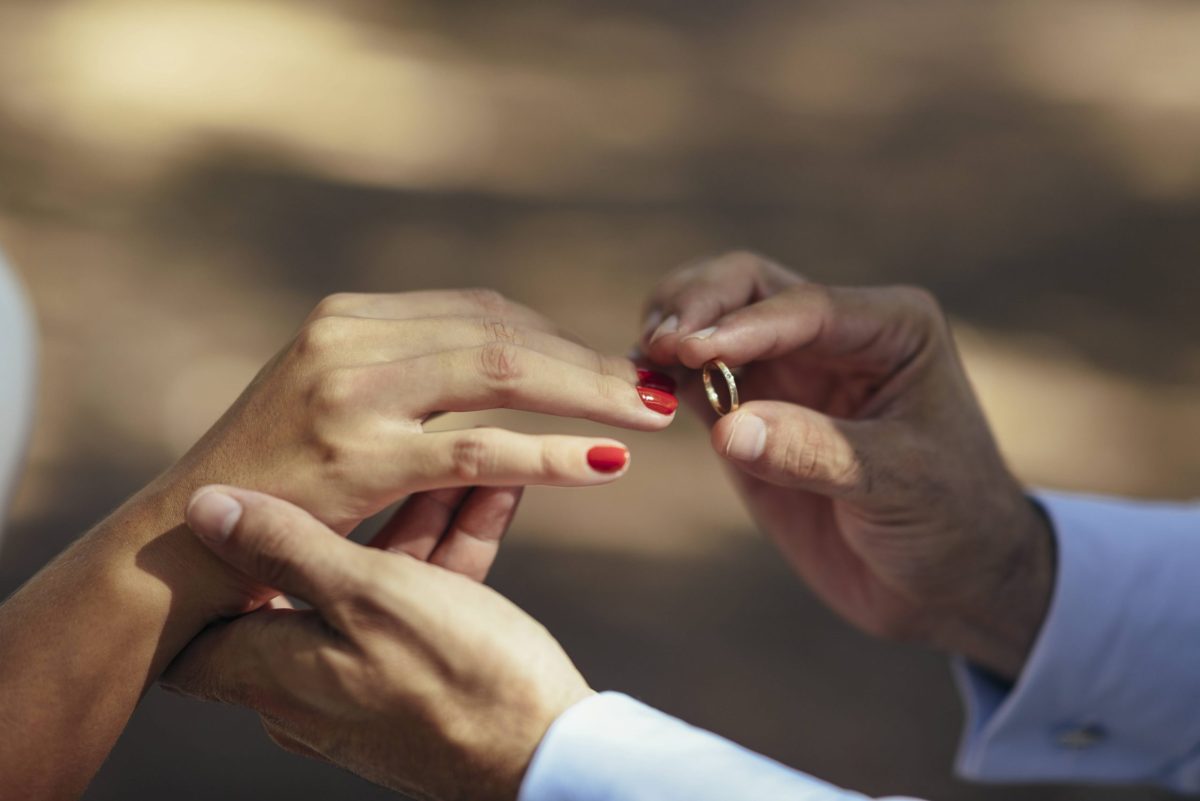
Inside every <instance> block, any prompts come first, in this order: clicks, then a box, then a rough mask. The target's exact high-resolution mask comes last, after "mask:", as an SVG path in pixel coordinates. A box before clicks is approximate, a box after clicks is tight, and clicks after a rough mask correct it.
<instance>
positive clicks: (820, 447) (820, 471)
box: [782, 425, 864, 491]
mask: <svg viewBox="0 0 1200 801" xmlns="http://www.w3.org/2000/svg"><path fill="white" fill-rule="evenodd" d="M837 436H838V435H837V433H836V432H833V431H829V430H826V429H825V427H824V426H819V425H800V426H798V427H796V429H795V430H793V431H792V433H791V434H790V435H789V436H788V438H787V442H786V445H785V446H784V450H783V458H782V465H783V469H784V470H785V471H786V472H787V473H788V474H789V475H792V476H795V477H797V478H800V479H808V480H812V481H820V482H822V483H824V484H828V485H830V486H831V487H834V488H837V489H841V490H847V491H848V490H852V489H854V488H856V487H859V486H860V485H861V484H862V482H863V476H864V470H863V465H862V463H861V461H860V460H859V459H858V457H857V455H856V454H855V453H854V451H853V450H852V449H851V448H850V446H849V445H848V444H847V443H844V442H838V441H837Z"/></svg>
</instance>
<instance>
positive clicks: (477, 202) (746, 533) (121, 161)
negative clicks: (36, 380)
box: [0, 0, 1200, 801]
mask: <svg viewBox="0 0 1200 801" xmlns="http://www.w3.org/2000/svg"><path fill="white" fill-rule="evenodd" d="M1197 33H1200V5H1196V4H1194V3H1189V2H1181V1H1180V0H1128V1H1127V0H1087V1H1086V2H1085V1H1084V0H1078V1H1076V0H992V1H991V2H988V3H969V2H950V1H949V0H910V1H909V2H905V3H895V2H884V1H883V0H879V1H871V2H858V3H834V2H815V1H811V2H810V1H808V0H804V1H801V0H749V1H747V2H740V3H717V2H707V1H704V2H701V1H700V0H644V1H642V2H637V1H635V0H608V1H607V2H604V3H584V2H577V1H576V0H560V2H556V3H527V2H508V3H495V2H482V1H481V0H453V2H432V1H430V2H416V1H409V0H342V1H341V2H323V3H318V2H312V1H311V0H291V2H230V1H221V0H29V1H28V2H18V1H16V0H0V243H3V247H4V248H5V249H6V250H7V251H8V253H9V256H10V257H11V259H12V261H13V262H14V263H15V265H16V266H17V269H18V271H19V272H20V273H21V275H22V276H23V277H24V279H25V281H26V283H27V284H28V286H29V289H30V291H31V295H32V297H33V300H34V303H35V305H36V306H37V309H38V313H39V316H40V323H41V332H42V335H43V337H44V341H43V351H42V360H41V363H42V368H43V375H42V387H41V396H40V397H41V403H40V407H39V413H40V418H39V420H38V424H37V429H36V432H35V436H34V444H33V450H32V454H31V460H30V469H29V472H28V475H27V477H26V480H25V481H24V483H23V486H22V489H21V492H20V494H19V496H18V501H17V507H16V511H15V521H14V525H13V528H12V530H11V532H10V537H9V539H8V542H7V543H6V550H5V553H4V554H3V556H4V564H3V568H2V571H0V578H2V580H3V584H2V586H0V589H2V590H3V591H4V592H7V591H10V590H11V589H12V588H14V587H15V586H16V585H17V584H18V583H19V582H20V581H22V580H23V579H25V578H27V577H28V576H29V575H30V574H31V573H32V572H33V571H34V570H36V569H37V567H38V566H39V565H41V564H42V563H44V562H45V561H46V560H47V559H48V558H50V557H51V556H52V555H53V554H54V553H55V552H57V551H58V550H60V549H61V548H62V547H63V545H64V544H65V543H67V542H68V541H70V540H71V539H72V538H73V537H75V536H77V535H78V533H79V532H81V531H82V530H84V529H85V528H86V527H87V526H88V525H89V524H90V523H91V522H92V521H94V520H96V519H97V518H98V517H100V516H101V515H103V514H104V512H105V511H106V510H107V509H110V508H111V507H113V506H114V505H115V504H117V503H118V502H119V501H120V500H121V499H122V498H123V497H124V496H125V495H127V494H128V493H130V492H132V491H133V490H134V489H136V488H137V487H138V486H139V485H140V484H141V483H143V482H144V481H146V480H147V479H148V478H149V477H150V476H152V475H153V474H154V473H155V472H157V471H159V470H161V469H162V468H164V467H165V466H166V465H168V464H170V462H171V461H172V460H173V459H175V458H176V457H178V456H179V455H180V454H181V453H182V452H183V451H184V450H185V449H186V448H187V447H188V445H190V443H191V442H192V441H193V440H194V439H195V438H196V437H198V436H199V435H200V434H201V433H202V432H203V431H204V430H205V428H206V427H207V426H208V425H209V424H210V423H211V422H212V421H213V420H214V419H215V418H216V416H217V415H218V414H219V413H220V412H221V411H222V410H223V409H224V408H225V407H226V406H227V405H228V404H229V403H230V402H231V401H232V399H233V398H234V397H236V395H237V394H238V392H239V391H240V389H241V388H242V387H243V386H244V385H245V383H246V382H247V381H248V380H249V378H250V377H251V376H252V375H253V373H254V372H255V371H256V370H257V368H258V367H259V366H260V365H261V364H262V363H263V362H264V361H265V360H266V359H267V358H269V356H270V355H271V354H272V353H273V352H274V351H275V350H276V349H278V348H279V347H280V346H281V345H282V344H283V343H284V342H285V341H286V340H287V338H288V337H289V335H290V333H291V332H292V331H293V329H294V328H295V327H296V325H297V324H298V323H299V321H300V320H301V319H302V318H303V316H304V315H305V314H306V313H307V311H308V310H309V308H310V307H311V306H312V305H313V304H314V303H315V302H316V301H317V300H318V299H319V298H320V297H321V296H322V295H324V294H326V293H329V292H332V291H336V290H361V291H399V290H406V289H415V288H428V287H453V286H469V285H489V286H494V287H497V288H499V289H501V290H503V291H505V292H507V293H509V294H510V295H512V296H514V297H516V298H517V299H519V300H521V301H523V302H525V303H528V304H530V305H533V306H536V307H539V308H541V309H543V310H545V311H546V312H548V313H549V314H550V315H551V316H553V317H555V318H557V319H558V320H560V321H562V322H563V323H564V324H566V325H567V326H568V327H569V328H571V329H573V330H574V331H576V332H577V333H579V334H580V335H582V336H583V337H585V338H586V339H588V340H590V341H591V342H592V343H594V344H595V345H597V346H599V347H603V348H606V349H609V350H613V351H616V352H623V351H624V350H625V349H627V347H628V346H629V344H630V343H631V341H632V339H633V336H634V334H635V332H636V330H637V327H638V322H639V316H640V315H639V306H640V303H641V299H642V297H643V296H644V295H645V294H646V293H647V292H648V290H649V289H650V288H651V287H652V286H653V285H654V283H655V281H656V280H657V278H658V277H659V276H660V275H661V274H662V273H663V272H664V271H666V270H668V269H670V268H671V267H673V266H675V265H676V264H679V263H681V262H683V261H687V260H690V259H693V258H695V257H697V256H700V255H705V254H709V253H714V252H718V251H722V250H726V249H729V248H733V247H752V248H755V249H758V250H761V251H764V252H767V253H769V254H771V255H773V256H774V257H776V258H777V259H779V260H781V261H783V262H784V263H787V264H790V265H793V266H795V267H796V268H797V269H800V270H802V271H804V272H805V273H806V274H808V275H809V276H811V277H813V278H815V279H818V280H823V281H831V282H842V283H854V284H859V283H869V282H909V283H920V284H924V285H926V286H929V287H930V288H932V289H933V290H934V291H936V292H937V293H938V295H939V296H940V297H941V298H942V299H943V300H944V302H945V304H946V306H947V308H948V309H949V311H950V313H951V314H952V316H953V317H954V319H955V321H956V325H957V328H958V331H959V336H960V339H961V342H962V345H963V348H964V350H965V351H966V355H967V361H968V364H969V367H970V369H971V372H972V375H973V377H974V379H975V381H976V383H977V386H978V389H979V391H980V393H981V395H982V397H983V400H984V403H985V404H986V406H987V408H988V410H989V412H990V414H991V415H992V418H993V420H994V421H995V424H996V428H997V430H998V432H999V435H1000V439H1001V441H1002V443H1003V446H1004V448H1005V450H1006V452H1007V453H1008V454H1009V455H1010V457H1011V459H1012V462H1013V464H1014V466H1015V467H1016V468H1017V469H1018V471H1019V472H1020V473H1021V475H1022V476H1023V477H1025V478H1026V479H1028V480H1029V481H1030V482H1036V483H1041V484H1050V485H1054V486H1058V487H1065V488H1073V489H1087V490H1096V491H1105V492H1116V493H1126V494H1131V495H1138V496H1151V497H1185V496H1192V495H1195V494H1197V487H1200V458H1197V453H1200V324H1198V323H1197V315H1196V311H1195V302H1196V300H1197V298H1198V297H1200V271H1198V270H1197V269H1196V267H1197V265H1196V263H1195V262H1196V259H1197V256H1198V255H1200V48H1197V47H1196V46H1195V42H1196V35H1197ZM398 391H402V388H400V389H398ZM499 419H500V421H501V422H504V423H505V424H509V425H512V426H514V427H519V428H521V429H523V430H530V431H535V430H586V427H585V426H580V425H578V424H574V423H564V422H561V421H554V420H540V419H535V418H531V417H528V416H520V415H508V416H504V417H502V418H499ZM460 422H462V423H464V424H465V423H467V422H471V421H460ZM628 441H629V442H630V444H631V445H632V447H633V449H634V460H635V461H634V467H633V470H632V472H631V474H630V475H629V476H628V477H627V478H626V479H625V480H623V481H622V482H620V484H619V485H618V486H614V487H610V488H605V489H600V490H589V491H545V490H542V491H534V492H532V493H531V494H530V496H529V499H528V501H527V504H526V508H525V510H524V513H523V515H522V517H521V518H520V520H519V522H518V525H517V528H516V530H515V531H514V532H513V534H512V538H511V547H510V548H509V549H508V551H507V553H506V555H505V557H504V558H503V560H502V564H501V566H500V569H499V570H498V572H497V575H496V577H495V581H494V583H495V584H496V585H497V586H498V587H500V588H501V589H502V590H503V591H505V592H506V593H508V594H510V595H512V596H513V597H514V598H515V599H516V600H517V601H518V602H520V603H521V604H522V605H524V606H525V607H526V608H527V609H529V610H530V611H531V612H532V613H533V614H535V615H536V616H538V617H540V618H541V619H543V620H545V621H546V622H547V624H548V625H550V627H551V629H552V630H553V631H554V632H555V633H556V634H557V635H558V636H559V637H560V638H561V639H562V640H563V642H564V644H565V645H566V646H567V648H568V650H569V651H571V652H572V654H573V655H575V656H576V658H577V660H578V661H579V663H580V665H581V667H582V668H583V669H584V672H585V673H586V674H587V675H588V676H589V678H591V679H592V681H593V683H594V684H595V685H596V686H597V687H601V688H610V687H611V688H618V689H623V690H626V691H629V692H631V693H634V694H637V695H639V696H640V697H642V698H644V699H646V700H648V701H649V702H651V703H654V704H656V705H659V706H662V707H664V708H666V709H668V710H670V711H672V712H675V713H677V714H680V715H683V716H685V717H687V718H688V719H690V720H692V721H695V722H697V723H700V724H702V725H706V726H709V727H712V728H715V729H716V730H718V731H720V732H722V733H724V734H727V735H729V736H732V737H735V738H736V739H738V740H739V741H741V742H744V743H746V744H747V745H749V746H751V747H753V748H756V749H759V750H762V751H765V752H767V753H769V754H771V755H772V756H775V757H777V758H780V759H782V760H784V761H786V762H788V763H789V764H792V765H795V766H797V767H800V768H803V769H806V770H809V771H811V772H813V773H816V774H817V775H820V776H822V777H824V778H826V779H829V780H832V781H836V782H839V783H842V784H845V785H848V786H851V787H853V788H855V789H859V790H863V791H866V792H871V793H876V794H877V793H885V792H887V793H909V794H913V795H919V796H922V797H927V798H930V799H933V800H934V801H941V800H943V799H1000V798H1005V799H1017V798H1026V799H1076V798H1079V799H1082V798H1089V799H1093V798H1112V799H1149V798H1158V797H1160V796H1159V794H1156V793H1154V792H1151V791H1144V790H1126V791H1103V792H1102V791H1099V790H1066V789H1050V788H1029V789H1023V790H1016V789H979V788H970V787H968V786H966V785H963V784H959V783H957V782H955V781H954V780H953V779H952V778H951V777H950V775H949V765H950V760H951V757H952V753H953V748H954V744H955V738H956V734H957V727H958V725H959V712H958V709H957V702H956V700H955V697H954V693H953V690H952V688H951V686H950V683H949V678H948V673H947V670H946V668H945V664H944V662H943V660H942V659H941V658H939V657H938V656H936V655H933V654H926V653H922V652H919V651H916V650H914V649H910V648H900V647H893V646H887V645H881V644H877V643H871V642H869V641H867V640H865V639H864V638H862V637H860V636H858V635H856V634H854V633H852V632H850V631H848V630H847V629H846V628H845V627H843V626H842V625H841V624H840V623H838V622H837V621H835V620H833V619H832V618H831V617H830V616H829V615H827V614H826V613H825V612H823V611H822V610H821V609H819V608H818V607H817V606H816V605H815V604H814V603H813V601H812V600H811V599H810V598H809V596H808V595H807V594H806V592H805V591H804V589H803V588H802V587H800V586H799V585H798V584H797V583H796V582H794V581H792V580H791V579H790V577H789V576H788V575H787V573H786V572H785V571H784V570H783V568H782V567H780V566H779V565H778V564H776V562H775V561H774V559H773V556H772V554H771V552H770V551H769V549H768V548H767V547H766V546H765V545H764V544H762V543H761V542H760V541H759V539H758V538H757V535H756V534H755V533H754V532H753V531H752V529H751V527H750V525H749V523H748V521H747V518H746V517H745V515H744V514H743V513H742V511H741V509H740V508H739V507H738V505H737V502H736V499H735V498H734V497H733V496H732V495H731V494H730V492H729V491H728V490H727V489H726V488H725V486H724V484H723V481H722V477H721V474H720V471H719V468H718V466H717V464H716V462H715V460H714V459H713V458H711V456H710V455H709V452H708V450H707V439H706V436H705V433H704V432H703V431H702V430H700V429H699V428H698V427H697V426H696V425H695V424H693V423H692V422H691V421H686V422H685V421H681V422H680V423H679V424H678V425H676V426H675V427H673V429H672V430H671V431H669V432H667V433H665V434H662V435H659V436H657V437H650V436H641V435H635V436H632V437H629V438H628ZM159 797H171V798H179V799H191V798H195V799H202V798H204V799H207V798H214V797H220V798H226V799H241V798H245V799H251V798H253V799H259V798H263V797H267V798H292V799H317V798H329V797H339V798H340V797H347V798H349V797H353V798H362V799H367V798H383V797H386V795H385V794H383V793H382V792H380V791H377V790H375V789H373V788H371V787H369V786H368V785H365V784H363V783H361V782H359V781H358V780H356V779H354V778H353V777H348V776H344V775H342V774H339V773H337V772H335V771H333V770H330V769H327V768H324V767H321V766H316V765H310V764H308V763H305V762H303V761H301V760H299V759H297V758H294V757H291V756H288V755H285V754H282V753H277V752H276V751H274V750H273V749H272V748H271V747H270V746H269V744H268V743H267V741H266V738H265V737H264V736H262V734H261V732H259V731H258V730H257V724H256V723H255V721H254V720H253V718H252V717H250V716H248V715H246V714H244V713H241V712H238V711H234V710H229V709H220V708H210V707H205V706H202V705H199V704H195V703H192V702H186V701H182V700H179V699H174V698H170V697H167V696H164V695H162V694H161V693H158V692H157V691H156V692H154V693H152V694H151V696H150V698H149V699H148V701H147V703H146V704H145V705H144V706H143V708H142V709H141V710H140V711H139V713H138V715H137V717H136V718H135V720H134V721H133V724H132V726H131V728H130V730H129V732H128V734H127V736H126V737H125V739H124V740H123V741H122V743H121V745H120V747H119V748H118V749H117V751H116V753H115V754H114V756H113V758H112V759H111V760H110V763H109V764H108V765H107V766H106V768H105V770H104V771H103V773H102V774H101V776H100V778H99V779H98V780H97V782H96V785H95V787H94V788H93V790H92V792H91V793H90V795H89V798H91V799H139V798H147V799H149V798H159Z"/></svg>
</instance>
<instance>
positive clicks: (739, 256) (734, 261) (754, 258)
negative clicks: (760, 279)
mask: <svg viewBox="0 0 1200 801" xmlns="http://www.w3.org/2000/svg"><path fill="white" fill-rule="evenodd" d="M719 261H720V263H722V264H725V265H728V266H729V268H730V269H732V270H734V271H736V272H742V271H745V272H753V271H756V270H761V269H764V268H765V267H766V266H767V264H768V263H769V261H768V260H767V258H766V257H765V256H763V255H762V254H760V253H756V252H754V251H753V250H749V249H744V248H739V249H737V250H731V251H729V252H727V253H726V254H725V255H723V256H722V257H721V258H720V259H719Z"/></svg>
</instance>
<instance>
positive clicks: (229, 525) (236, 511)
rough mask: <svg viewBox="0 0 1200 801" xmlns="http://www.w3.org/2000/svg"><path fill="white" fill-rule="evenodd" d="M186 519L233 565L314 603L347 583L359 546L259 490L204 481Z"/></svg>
mask: <svg viewBox="0 0 1200 801" xmlns="http://www.w3.org/2000/svg"><path fill="white" fill-rule="evenodd" d="M187 522H188V525H189V526H190V527H191V529H192V531H194V532H195V533H196V536H197V537H199V538H200V540H201V541H203V542H204V543H205V544H206V545H207V546H208V547H209V548H210V549H212V551H213V552H214V553H215V554H216V555H217V556H219V557H220V558H221V559H223V560H224V561H225V562H227V563H228V564H229V565H230V566H231V567H233V568H235V569H236V570H238V571H239V572H241V573H243V574H245V575H246V576H247V577H249V578H250V579H252V580H254V581H256V582H259V583H261V584H265V585H267V586H268V587H271V588H272V589H275V590H278V591H280V592H284V593H287V594H289V595H294V596H296V597H298V598H302V599H303V600H305V601H307V602H308V603H310V604H313V605H314V606H318V607H319V606H321V605H322V604H323V603H324V602H326V601H328V600H330V597H329V596H330V593H331V592H332V591H333V590H334V588H338V587H342V588H344V587H345V586H346V583H347V582H346V579H347V577H348V575H349V571H348V570H347V569H346V564H347V563H348V562H349V561H351V560H353V559H354V558H355V557H356V556H357V553H356V551H357V546H355V545H353V544H352V543H350V542H347V541H346V540H343V539H342V538H341V537H339V536H338V535H337V534H335V533H334V532H333V531H331V530H330V529H329V528H327V527H326V526H325V525H324V524H323V523H321V522H320V521H318V520H317V519H316V518H314V517H313V516H312V515H310V514H309V513H308V512H305V511H304V510H303V509H300V508H299V507H296V506H293V505H292V504H290V503H288V502H287V501H282V500H280V499H278V498H274V497H272V496H270V495H264V494H262V493H259V492H251V491H249V490H243V489H236V488H234V487H224V486H211V487H204V488H202V489H200V490H198V491H197V492H196V494H195V495H193V496H192V500H191V503H189V504H188V509H187Z"/></svg>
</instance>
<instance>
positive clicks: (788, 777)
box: [519, 693, 865, 801]
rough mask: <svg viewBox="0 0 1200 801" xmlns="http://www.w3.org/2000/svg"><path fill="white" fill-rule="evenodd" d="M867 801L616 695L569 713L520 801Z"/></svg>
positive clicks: (551, 735)
mask: <svg viewBox="0 0 1200 801" xmlns="http://www.w3.org/2000/svg"><path fill="white" fill-rule="evenodd" d="M735 798H755V799H775V798H779V799H783V798H786V799H788V801H865V800H864V796H862V795H859V794H857V793H851V792H847V791H846V790H841V789H839V788H837V787H834V786H833V785H831V784H827V783H825V782H822V781H818V780H817V779H814V778H812V777H810V776H806V775H805V774H803V773H799V772H797V771H793V770H791V769H789V768H786V767H784V766H783V765H780V764H779V763H778V762H774V761H772V760H770V759H767V758H766V757H764V756H760V755H758V754H755V753H753V752H751V751H748V750H746V749H745V748H742V747H741V746H738V745H734V744H733V743H731V742H729V741H728V740H724V739H722V738H720V737H717V736H716V735H714V734H710V733H709V732H706V731H702V730H701V729H697V728H694V727H692V726H689V725H687V724H686V723H683V722H682V721H679V720H676V719H675V718H672V717H670V716H669V715H665V714H663V713H662V712H658V711H657V710H654V709H651V708H650V707H648V706H645V705H643V704H640V703H638V702H637V701H635V700H633V699H632V698H629V697H628V696H624V695H620V694H618V693H603V694H601V695H596V696H593V697H591V698H589V699H587V700H585V701H582V702H580V703H578V704H576V705H575V706H573V707H571V708H570V709H568V710H567V711H566V712H565V713H564V714H563V715H562V716H561V717H560V718H559V719H558V720H557V721H555V723H554V725H553V726H551V728H550V731H549V732H547V734H546V737H545V738H544V739H543V740H542V744H541V746H540V747H539V748H538V751H537V753H536V754H535V755H534V757H533V762H532V763H531V764H530V766H529V771H528V773H527V774H526V776H525V781H524V784H523V786H522V788H521V795H520V798H519V801H673V800H674V799H679V800H680V801H730V799H735Z"/></svg>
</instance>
